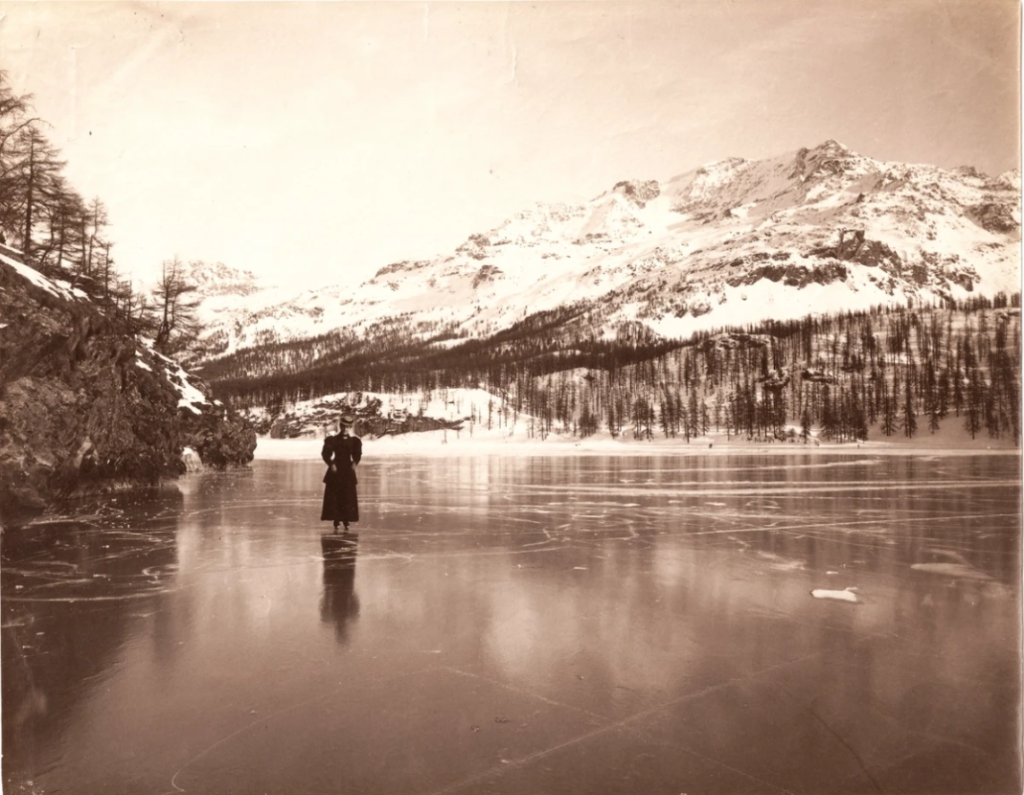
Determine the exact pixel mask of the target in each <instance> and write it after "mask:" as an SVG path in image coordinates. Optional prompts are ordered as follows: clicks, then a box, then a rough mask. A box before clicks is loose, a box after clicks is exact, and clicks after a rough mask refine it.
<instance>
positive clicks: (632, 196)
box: [612, 179, 661, 207]
mask: <svg viewBox="0 0 1024 795" xmlns="http://www.w3.org/2000/svg"><path fill="white" fill-rule="evenodd" d="M612 192H613V193H618V194H620V195H622V196H625V197H626V198H627V199H629V200H630V201H632V202H633V203H634V204H636V205H637V206H638V207H644V206H645V205H646V204H647V202H649V201H653V200H654V199H657V198H658V196H660V195H661V186H660V185H659V184H658V181H657V180H656V179H649V180H644V181H641V180H636V179H631V180H624V181H622V182H617V183H616V184H615V187H613V188H612Z"/></svg>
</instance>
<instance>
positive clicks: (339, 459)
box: [320, 414, 363, 533]
mask: <svg viewBox="0 0 1024 795" xmlns="http://www.w3.org/2000/svg"><path fill="white" fill-rule="evenodd" d="M355 421H356V420H355V417H354V416H352V415H351V414H343V415H342V416H341V421H340V426H341V430H339V431H338V434H337V435H336V436H328V437H327V438H326V439H324V449H323V450H322V451H321V453H320V455H321V457H322V458H323V459H324V463H325V464H327V467H328V468H327V474H325V475H324V507H323V510H322V511H321V512H320V520H321V521H324V522H334V532H338V525H339V524H342V525H344V526H345V532H346V533H347V532H348V525H349V522H358V521H359V499H358V497H357V495H356V483H357V482H358V481H357V480H356V469H355V466H356V464H358V463H359V459H361V458H362V457H363V442H362V440H361V439H360V438H359V437H358V436H353V435H352V426H353V425H355Z"/></svg>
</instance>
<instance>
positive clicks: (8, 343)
mask: <svg viewBox="0 0 1024 795" xmlns="http://www.w3.org/2000/svg"><path fill="white" fill-rule="evenodd" d="M61 276H62V274H56V273H54V274H51V277H47V276H44V275H43V274H42V273H40V272H39V271H37V270H35V268H33V267H31V266H30V265H29V264H27V263H26V262H25V261H24V260H23V258H22V257H21V255H20V253H19V252H17V251H14V250H13V249H9V248H6V247H0V317H2V318H3V323H2V324H0V418H2V424H0V510H2V512H3V516H4V520H5V521H7V520H8V519H9V518H10V517H11V516H15V515H17V513H18V512H20V511H22V510H26V509H39V508H42V507H45V506H46V505H47V504H48V503H50V502H51V501H52V500H54V499H56V498H60V497H64V496H70V495H76V494H82V493H88V492H94V491H103V490H107V489H111V488H127V487H133V486H138V485H146V484H151V483H152V482H154V481H155V480H157V479H159V478H161V477H167V476H177V475H178V474H180V473H181V472H182V471H184V468H185V465H184V463H183V461H182V458H181V456H182V451H183V448H184V447H186V446H190V447H191V448H192V449H193V450H195V451H196V454H197V455H198V457H199V458H201V459H202V461H203V462H205V463H207V464H210V465H214V466H224V465H227V464H240V463H246V462H248V461H251V460H252V452H253V450H254V449H255V446H256V436H255V433H254V432H253V430H252V428H251V427H250V426H249V425H248V423H247V422H246V421H245V420H243V419H242V418H241V417H239V416H238V414H237V413H235V412H233V411H231V410H229V409H228V408H227V407H225V406H222V405H219V404H218V403H217V402H215V401H210V400H209V399H208V398H207V396H206V394H205V392H204V391H203V388H202V384H201V382H199V381H197V380H196V379H194V378H193V377H192V376H191V375H190V374H188V373H186V372H185V371H184V370H182V369H181V367H180V366H178V364H177V363H176V362H173V361H172V360H170V359H167V358H166V357H163V356H161V355H160V354H158V353H156V352H155V351H153V350H152V349H151V348H148V347H147V346H146V345H145V344H142V343H140V342H139V341H137V340H136V339H135V338H134V337H132V336H131V335H130V334H128V333H127V331H126V329H125V328H124V327H123V325H122V324H121V323H120V321H119V320H117V319H116V318H115V317H114V316H113V314H112V313H111V312H109V311H108V309H107V307H105V306H104V305H103V303H102V301H100V300H98V299H96V300H94V299H93V298H92V297H91V296H90V295H89V293H88V292H87V290H83V289H82V288H81V287H75V286H72V284H71V283H70V282H69V281H67V280H66V279H63V278H61Z"/></svg>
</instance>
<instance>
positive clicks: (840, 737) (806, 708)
mask: <svg viewBox="0 0 1024 795" xmlns="http://www.w3.org/2000/svg"><path fill="white" fill-rule="evenodd" d="M772 684H773V685H774V686H775V687H776V688H777V689H778V690H781V691H782V692H783V693H785V694H786V695H787V696H789V698H790V699H791V700H792V701H793V703H794V704H796V705H797V706H798V707H800V708H801V709H802V710H804V711H805V712H806V713H807V714H808V715H810V716H811V717H812V718H814V719H815V720H816V721H818V723H820V724H821V725H822V726H824V727H825V729H826V730H827V731H828V733H829V734H831V735H832V736H833V737H835V738H836V739H837V740H838V741H839V743H840V744H841V745H842V746H843V747H844V748H845V749H846V750H847V751H849V752H850V755H851V756H853V758H854V759H856V760H857V764H858V765H860V770H861V772H862V773H863V774H864V776H865V777H866V778H867V780H868V781H870V782H871V783H872V785H874V787H875V789H876V790H878V791H879V792H885V790H884V789H882V785H881V784H879V783H878V782H877V781H876V780H875V777H874V776H872V775H871V771H870V770H868V766H867V763H865V761H864V760H863V759H862V758H861V755H860V754H859V753H857V749H856V748H854V747H853V746H852V745H850V744H849V743H848V742H846V738H845V737H843V735H841V734H840V733H839V732H837V731H836V730H835V729H834V728H832V725H831V724H830V723H829V722H828V721H827V720H825V719H824V718H823V717H821V715H819V714H818V713H817V712H815V711H814V710H813V709H812V708H811V707H810V706H809V705H808V704H805V703H804V702H803V701H801V700H800V699H798V698H797V697H796V696H794V695H793V694H792V693H790V692H789V690H787V689H786V688H785V687H783V686H782V685H780V684H779V683H778V682H773V683H772Z"/></svg>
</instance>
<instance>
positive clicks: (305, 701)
mask: <svg viewBox="0 0 1024 795" xmlns="http://www.w3.org/2000/svg"><path fill="white" fill-rule="evenodd" d="M443 670H445V668H444V667H442V666H431V667H430V668H422V669H420V670H417V671H410V672H408V673H403V674H395V675H392V676H380V677H376V678H371V679H367V680H366V682H367V683H378V682H387V681H391V680H397V679H406V678H409V677H411V676H418V675H420V674H426V673H430V672H432V671H443ZM340 689H341V685H337V686H335V687H334V688H333V689H332V690H330V691H327V692H329V693H336V692H338V690H340ZM325 695H326V694H325V693H324V692H323V691H321V692H318V693H317V694H316V695H314V696H310V697H309V698H304V699H302V700H301V701H297V702H296V703H294V704H289V705H288V706H287V707H282V708H281V709H279V710H277V711H276V712H272V713H270V714H269V715H262V716H260V717H259V718H257V719H256V720H254V721H250V722H249V723H247V724H245V725H244V726H240V727H239V728H237V729H235V730H234V731H233V732H231V733H229V734H227V735H225V736H224V737H222V738H221V739H219V740H217V741H216V742H215V743H213V744H212V745H209V746H207V747H206V748H204V749H203V750H202V751H200V752H199V753H198V754H196V755H195V756H193V757H192V758H191V759H189V760H188V761H187V762H186V763H185V764H184V765H182V766H181V767H180V768H178V770H177V771H175V773H174V775H172V776H171V787H172V789H169V790H167V791H165V792H162V793H160V795H176V794H177V793H179V792H187V791H188V790H186V789H183V788H182V787H179V786H178V784H177V780H178V776H180V775H181V774H182V773H183V772H184V771H185V770H186V769H187V768H189V767H190V766H191V765H194V764H195V763H196V762H198V761H199V760H200V759H202V758H203V757H204V756H206V755H207V754H208V753H210V752H211V751H213V750H214V749H216V748H219V747H220V746H222V745H224V744H225V743H226V742H229V741H230V740H232V739H234V738H235V737H238V736H239V735H241V734H245V732H247V731H249V730H250V729H252V728H253V727H254V726H258V725H260V724H263V723H268V722H269V721H271V720H274V719H275V718H278V717H280V716H281V715H284V714H285V713H288V712H291V711H293V710H296V709H298V708H299V707H304V706H306V705H307V704H311V703H313V702H314V701H321V700H323V698H324V696H325Z"/></svg>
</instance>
